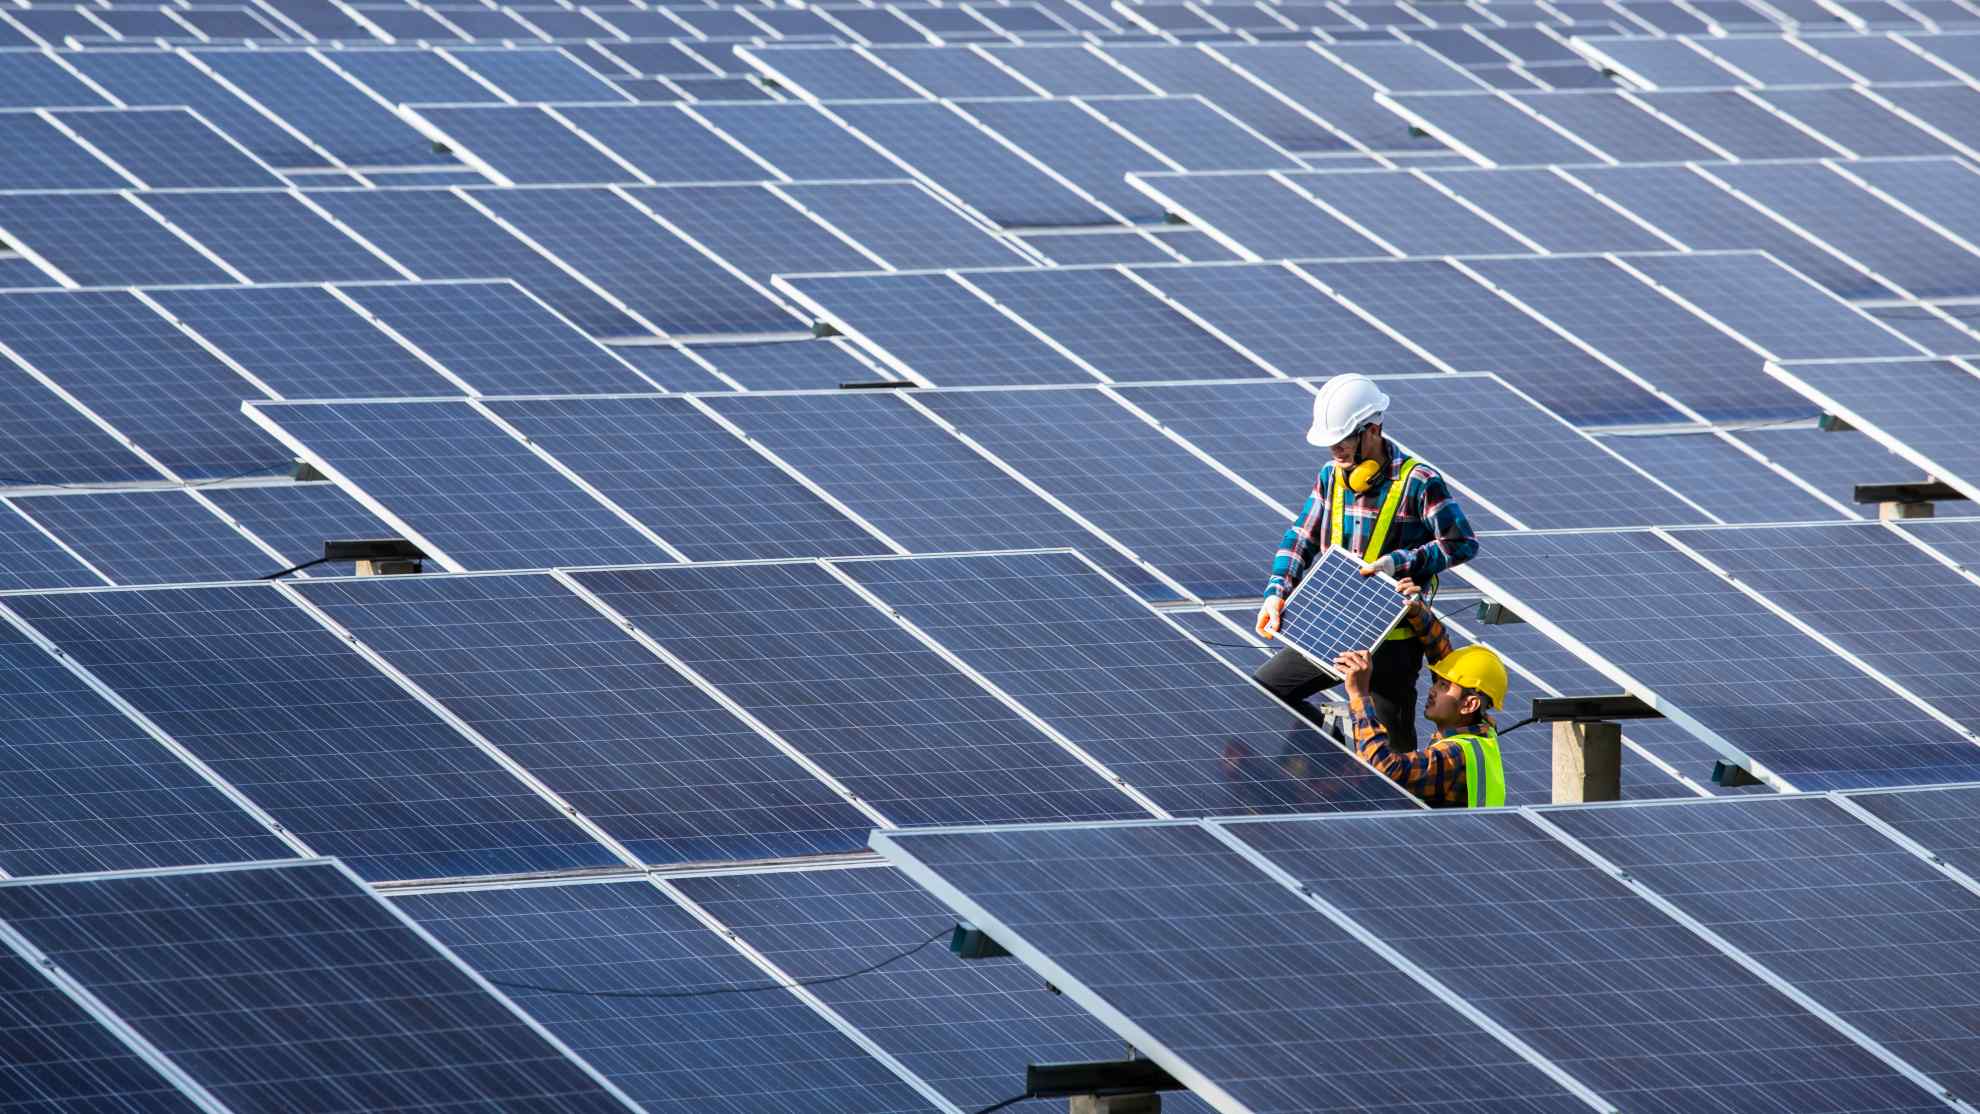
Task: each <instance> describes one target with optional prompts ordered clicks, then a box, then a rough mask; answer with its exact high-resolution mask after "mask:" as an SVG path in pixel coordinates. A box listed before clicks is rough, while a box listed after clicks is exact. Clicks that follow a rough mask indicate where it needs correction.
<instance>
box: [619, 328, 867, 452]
mask: <svg viewBox="0 0 1980 1114" xmlns="http://www.w3.org/2000/svg"><path fill="white" fill-rule="evenodd" d="M625 351H626V352H627V354H628V355H629V356H630V357H631V358H633V359H635V360H637V359H639V357H640V350H639V349H637V348H633V349H626V350H625ZM694 352H695V354H696V355H698V356H700V357H701V358H702V359H704V360H707V361H708V362H709V363H711V364H713V365H715V370H716V371H719V372H721V373H722V374H724V375H726V376H728V377H729V378H731V379H734V380H735V381H736V382H738V383H741V384H742V385H743V386H744V388H746V389H748V390H752V391H781V390H802V389H813V388H817V389H831V388H835V387H838V386H841V385H842V384H846V383H877V382H881V381H883V380H893V379H894V378H895V377H894V375H893V373H891V372H882V371H877V370H875V369H874V368H873V367H871V366H869V365H868V364H866V363H865V362H864V361H862V360H861V359H860V358H859V357H858V356H856V355H854V354H853V351H852V349H851V348H850V347H849V346H847V344H846V342H845V341H843V340H780V341H771V342H768V343H764V344H707V345H702V346H700V347H698V348H696V349H695V350H694ZM700 374H701V375H702V377H703V378H704V379H706V378H707V375H708V373H707V372H705V371H703V372H701V373H700ZM697 389H718V388H716V387H713V386H712V385H711V387H698V388H697ZM778 447H779V449H780V450H781V449H782V445H781V444H780V445H779V446H778Z"/></svg>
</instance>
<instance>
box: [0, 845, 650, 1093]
mask: <svg viewBox="0 0 1980 1114" xmlns="http://www.w3.org/2000/svg"><path fill="white" fill-rule="evenodd" d="M0 908H4V909H5V918H6V921H7V923H8V924H9V925H10V926H11V927H12V928H13V929H14V930H15V931H16V932H19V933H20V934H21V935H22V936H23V937H25V938H27V939H28V940H29V941H30V942H31V943H32V944H33V945H34V947H36V948H38V949H40V950H41V951H42V952H44V953H45V954H46V955H47V956H48V957H49V959H50V960H52V961H53V962H54V963H55V964H57V965H59V966H60V968H61V969H62V971H63V972H64V973H65V974H67V975H68V976H69V977H71V978H73V979H75V980H76V981H77V982H79V983H81V984H82V985H83V986H84V987H86V988H87V989H88V991H89V992H90V993H91V994H92V995H94V996H95V997H96V998H97V999H98V1000H99V1001H101V1002H102V1003H103V1004H104V1005H105V1006H106V1007H108V1009H109V1010H110V1011H111V1012H112V1013H114V1014H115V1015H117V1016H119V1017H120V1018H122V1019H123V1020H124V1021H125V1022H126V1023H128V1024H129V1025H130V1026H131V1027H132V1028H133V1029H135V1030H136V1031H137V1033H138V1034H139V1035H140V1036H141V1037H142V1038H143V1039H145V1040H147V1041H149V1042H151V1043H152V1044H153V1045H154V1046H155V1047H156V1048H157V1049H158V1050H159V1051H160V1052H162V1053H164V1055H165V1056H166V1057H168V1058H169V1059H170V1060H171V1061H172V1062H173V1063H174V1064H175V1065H176V1066H178V1067H179V1068H180V1069H181V1070H183V1071H184V1072H185V1073H186V1074H187V1075H189V1076H191V1077H192V1078H193V1079H194V1080H195V1081H197V1082H198V1083H199V1084H201V1085H202V1086H203V1087H204V1088H205V1089H206V1090H207V1091H209V1092H210V1093H211V1094H212V1095H213V1096H214V1097H215V1098H217V1099H219V1100H220V1101H222V1102H225V1103H228V1104H229V1105H230V1106H231V1107H233V1108H237V1109H242V1110H277V1109H282V1108H284V1107H287V1106H289V1105H291V1104H294V1105H296V1106H303V1107H309V1108H313V1109H334V1108H336V1107H338V1106H341V1105H344V1104H346V1103H348V1102H349V1101H350V1099H349V1098H348V1096H351V1095H363V1096H364V1099H363V1100H362V1101H363V1103H364V1105H365V1106H366V1107H368V1108H370V1109H375V1110H419V1109H424V1108H428V1107H430V1106H432V1105H433V1104H435V1103H444V1104H446V1105H449V1106H459V1107H461V1108H462V1109H464V1110H487V1111H495V1110H504V1109H514V1108H516V1107H517V1106H527V1107H530V1108H534V1109H541V1110H546V1111H572V1112H575V1111H605V1110H624V1109H625V1108H626V1107H625V1106H624V1104H623V1103H622V1102H621V1101H620V1100H619V1099H618V1098H617V1097H616V1096H615V1095H613V1094H612V1093H611V1092H610V1091H608V1090H606V1089H605V1087H604V1086H603V1085H602V1084H601V1083H600V1082H599V1081H598V1080H597V1078H596V1077H595V1076H594V1075H593V1074H592V1073H591V1072H590V1071H589V1070H588V1069H587V1067H585V1066H583V1065H580V1064H579V1063H578V1062H577V1061H575V1060H573V1059H571V1058H570V1057H569V1055H568V1054H567V1053H566V1052H565V1050H564V1049H562V1048H560V1047H559V1046H557V1045H554V1044H552V1043H551V1042H550V1041H549V1040H548V1039H546V1038H545V1037H544V1036H543V1034H542V1032H541V1031H540V1030H538V1029H536V1028H534V1027H533V1026H531V1025H530V1024H529V1023H527V1022H526V1021H525V1020H524V1019H523V1017H522V1015H521V1014H520V1013H519V1012H517V1011H516V1010H515V1009H514V1007H513V1006H511V1005H510V1004H509V1003H507V1002H506V1001H504V1000H502V999H500V998H497V997H495V996H494V995H493V994H492V993H490V992H489V990H488V989H487V987H486V985H485V984H482V983H480V982H477V981H476V980H474V979H473V978H471V977H470V976H469V975H468V973H467V972H466V971H465V970H463V969H462V968H461V967H460V966H459V965H458V964H457V963H456V962H455V961H454V959H453V958H452V957H451V956H449V955H447V954H446V953H444V952H441V951H439V950H438V949H437V948H435V947H434V946H433V945H432V944H431V943H430V942H429V941H428V940H427V939H426V938H424V937H422V936H421V935H420V934H419V933H417V932H415V931H414V930H413V928H412V927H411V926H410V925H409V924H408V923H407V922H405V921H403V920H401V919H399V916H398V915H397V914H396V913H394V912H393V911H392V910H391V909H390V908H389V907H387V906H386V905H385V904H384V902H383V901H382V900H380V899H379V898H378V897H377V896H376V895H375V894H373V893H371V892H370V891H368V890H367V889H365V887H364V886H363V885H362V884H361V883H359V882H358V881H357V880H356V879H355V878H353V877H351V876H350V874H349V873H347V872H346V871H345V870H343V869H342V868H341V867H339V866H338V865H337V864H335V863H326V862H313V863H298V864H294V865H277V866H256V867H252V868H248V867H237V868H219V869H208V870H204V871H195V872H169V873H153V874H134V875H123V876H113V877H109V878H79V879H64V880H61V881H45V882H35V881H27V882H10V883H7V884H6V885H4V886H0Z"/></svg>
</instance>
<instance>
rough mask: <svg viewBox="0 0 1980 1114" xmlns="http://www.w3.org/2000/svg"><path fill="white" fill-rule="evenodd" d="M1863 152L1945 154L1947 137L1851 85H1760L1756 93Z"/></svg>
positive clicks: (1864, 154)
mask: <svg viewBox="0 0 1980 1114" xmlns="http://www.w3.org/2000/svg"><path fill="white" fill-rule="evenodd" d="M1753 95H1754V96H1756V97H1759V98H1760V99H1761V100H1764V101H1766V102H1767V103H1768V104H1771V105H1773V106H1774V107H1775V108H1778V109H1780V110H1781V111H1782V112H1785V113H1787V114H1788V115H1789V116H1792V117H1794V118H1795V119H1797V120H1799V121H1801V122H1802V123H1803V124H1805V125H1807V126H1808V127H1809V128H1810V129H1812V130H1814V131H1816V132H1819V133H1821V134H1822V135H1823V136H1825V137H1826V138H1828V139H1830V140H1833V141H1834V142H1836V143H1837V144H1839V145H1841V146H1842V147H1844V148H1845V149H1847V150H1848V151H1849V152H1850V153H1851V154H1854V155H1858V156H1861V157H1864V158H1870V157H1874V156H1877V155H1944V154H1949V153H1951V152H1952V148H1950V147H1948V146H1947V145H1946V144H1945V142H1944V141H1942V140H1939V139H1937V138H1934V137H1933V136H1932V135H1930V134H1928V133H1926V132H1925V131H1922V130H1920V129H1919V128H1916V127H1913V126H1912V125H1911V124H1909V123H1907V122H1905V120H1904V119H1902V118H1901V117H1899V116H1898V115H1897V114H1896V113H1894V112H1890V111H1888V110H1887V109H1885V108H1884V107H1883V106H1882V105H1879V104H1877V103H1876V102H1875V101H1872V100H1871V99H1870V98H1869V97H1866V96H1864V95H1863V94H1862V93H1859V92H1857V91H1856V90H1853V89H1762V90H1757V91H1755V92H1754V94H1753Z"/></svg>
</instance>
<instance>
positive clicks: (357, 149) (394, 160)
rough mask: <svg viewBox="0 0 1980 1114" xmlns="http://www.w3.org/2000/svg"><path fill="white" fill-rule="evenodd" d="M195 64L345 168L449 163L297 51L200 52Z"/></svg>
mask: <svg viewBox="0 0 1980 1114" xmlns="http://www.w3.org/2000/svg"><path fill="white" fill-rule="evenodd" d="M199 60H200V62H201V63H202V64H203V65H205V66H207V67H208V68H210V69H212V70H213V71H214V72H215V73H217V74H219V75H220V76H221V77H223V78H225V79H226V80H227V81H228V82H229V83H231V84H232V85H234V86H236V87H237V88H239V89H241V90H242V91H244V92H246V93H247V94H248V95H249V96H251V97H253V98H254V99H255V100H257V101H260V102H261V103H262V104H263V105H265V106H267V107H268V108H270V109H272V110H274V111H275V112H277V113H279V114H281V116H282V117H283V118H284V119H286V120H288V121H289V122H290V123H292V124H294V125H296V127H298V128H300V129H302V131H303V132H305V133H306V134H308V135H309V137H310V138H311V139H313V140H315V141H316V142H317V143H319V144H321V145H322V146H323V147H324V148H325V149H326V150H328V151H329V152H330V153H331V154H333V155H335V156H337V157H338V158H339V159H342V160H343V161H344V162H345V163H346V164H347V165H350V166H424V165H429V164H434V163H440V164H446V163H452V162H454V161H455V160H454V156H453V155H452V154H449V153H447V152H444V151H436V150H434V149H433V145H432V144H430V143H428V142H426V141H425V140H424V139H423V138H422V137H421V136H420V135H419V134H418V133H417V132H415V131H414V130H413V129H412V128H411V127H410V126H408V125H407V124H406V122H405V121H403V120H401V119H399V117H398V116H396V115H394V114H393V112H392V110H391V109H389V108H386V107H385V106H384V105H382V104H380V103H378V102H377V101H374V100H372V99H371V98H370V97H368V96H366V95H365V94H364V92H363V91H362V90H361V89H359V88H358V87H357V86H355V85H353V84H351V83H350V82H348V81H345V80H344V79H343V78H342V77H339V76H338V75H337V74H336V73H335V72H333V71H332V70H331V69H330V67H328V66H325V65H322V64H320V63H318V62H317V61H316V59H315V58H313V57H311V56H309V55H308V54H305V53H303V52H300V51H280V50H256V51H227V50H215V51H204V52H202V53H201V54H200V55H199Z"/></svg>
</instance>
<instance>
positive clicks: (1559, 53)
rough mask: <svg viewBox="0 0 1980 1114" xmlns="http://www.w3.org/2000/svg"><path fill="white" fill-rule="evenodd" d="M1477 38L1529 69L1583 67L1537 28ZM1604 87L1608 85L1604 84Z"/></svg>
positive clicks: (1493, 30) (1492, 31)
mask: <svg viewBox="0 0 1980 1114" xmlns="http://www.w3.org/2000/svg"><path fill="white" fill-rule="evenodd" d="M1707 2H1709V0H1707ZM1753 16H1754V18H1755V19H1763V18H1764V17H1762V16H1760V14H1759V13H1758V12H1755V13H1753ZM1481 22H1482V21H1481ZM1478 36H1479V37H1480V38H1483V39H1488V40H1490V41H1491V43H1492V45H1494V46H1497V47H1499V48H1500V49H1501V50H1505V51H1507V52H1509V53H1511V54H1513V55H1514V56H1516V57H1518V58H1519V60H1520V61H1521V62H1524V63H1526V64H1528V65H1539V66H1547V67H1552V66H1553V65H1554V64H1556V63H1559V64H1562V65H1580V66H1584V67H1585V66H1586V63H1585V62H1584V61H1583V59H1582V57H1581V55H1579V54H1576V53H1575V52H1574V49H1573V48H1572V47H1570V46H1568V45H1567V44H1566V43H1564V42H1562V41H1561V40H1559V39H1557V38H1554V37H1553V36H1552V35H1549V34H1547V33H1546V32H1545V31H1542V30H1540V29H1539V28H1537V27H1489V28H1480V29H1479V30H1478ZM1383 84H1385V85H1388V86H1389V87H1390V88H1403V87H1404V86H1399V85H1396V84H1395V83H1394V82H1390V81H1384V82H1383ZM1603 84H1607V82H1606V81H1604V82H1603Z"/></svg>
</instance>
